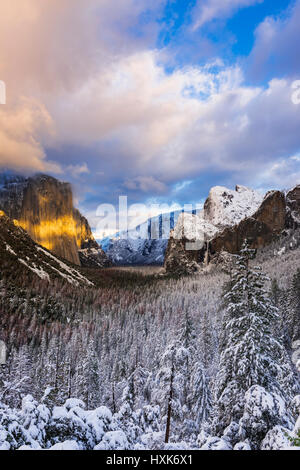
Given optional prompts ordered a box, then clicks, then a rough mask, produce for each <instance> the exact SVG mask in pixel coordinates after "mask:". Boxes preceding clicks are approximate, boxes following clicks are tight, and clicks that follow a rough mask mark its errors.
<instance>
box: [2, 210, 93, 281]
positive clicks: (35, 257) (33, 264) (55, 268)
mask: <svg viewBox="0 0 300 470" xmlns="http://www.w3.org/2000/svg"><path fill="white" fill-rule="evenodd" d="M3 278H7V279H10V280H11V283H12V285H13V284H14V283H15V282H16V283H18V282H22V279H23V280H26V281H27V280H28V281H31V280H33V279H41V280H43V281H47V282H54V281H55V280H57V279H59V280H60V281H62V282H66V283H69V284H71V285H72V286H75V287H79V286H82V287H88V286H90V287H91V286H93V282H91V281H90V280H89V279H88V278H87V277H86V276H84V275H83V274H81V272H80V271H79V270H78V269H77V268H75V267H74V266H72V265H71V264H70V263H68V262H67V261H64V260H62V259H61V258H59V257H56V256H54V255H53V254H52V253H50V252H49V251H48V250H46V249H45V248H43V247H42V246H40V245H38V244H37V243H35V242H34V241H33V240H32V238H31V237H30V236H29V234H28V233H27V232H26V231H25V230H23V229H22V228H21V227H20V226H19V224H18V223H17V222H16V221H13V220H12V219H10V218H9V217H7V216H6V214H5V213H4V212H3V211H0V280H2V279H3Z"/></svg>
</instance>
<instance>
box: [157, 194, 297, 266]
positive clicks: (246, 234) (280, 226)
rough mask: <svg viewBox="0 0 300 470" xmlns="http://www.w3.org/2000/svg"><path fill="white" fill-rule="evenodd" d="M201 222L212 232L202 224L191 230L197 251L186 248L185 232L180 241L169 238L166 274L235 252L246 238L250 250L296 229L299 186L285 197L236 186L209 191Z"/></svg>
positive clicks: (178, 228) (176, 229) (187, 239)
mask: <svg viewBox="0 0 300 470" xmlns="http://www.w3.org/2000/svg"><path fill="white" fill-rule="evenodd" d="M193 217H195V216H193ZM204 219H205V220H206V221H207V220H209V221H210V223H211V224H212V225H211V227H215V228H216V230H215V232H214V231H213V230H212V231H211V236H209V235H210V234H209V231H208V230H207V229H206V227H205V225H204V224H203V225H202V229H203V230H202V232H201V227H200V228H198V231H195V230H194V231H193V232H192V231H191V233H194V234H196V238H194V240H195V241H197V233H200V234H201V240H202V243H201V244H199V249H197V248H196V249H194V250H189V249H188V248H187V247H188V245H187V243H186V242H187V241H189V240H190V238H191V237H187V233H186V231H185V232H184V234H185V238H184V239H181V240H179V239H178V240H176V239H175V238H174V236H173V238H172V239H171V240H170V242H169V246H168V248H167V252H166V259H165V269H166V271H167V272H186V273H189V272H191V270H192V271H193V270H195V264H198V267H199V266H200V265H201V263H207V262H209V261H211V260H212V259H215V257H219V256H220V253H224V252H226V253H231V254H235V253H238V252H239V251H240V249H241V247H242V244H243V241H244V240H245V239H246V238H247V239H248V240H249V242H250V244H251V246H252V247H253V248H261V247H263V246H266V245H268V244H269V243H271V242H272V241H273V240H274V239H275V238H276V237H277V236H278V235H279V234H281V233H282V232H284V231H285V229H290V228H292V229H295V228H297V227H299V226H300V185H298V186H296V187H295V188H294V189H292V190H291V191H289V192H288V193H287V194H286V195H285V193H284V192H282V191H269V192H268V193H267V194H266V195H265V197H262V196H261V195H260V194H258V193H256V192H255V191H252V190H251V189H248V188H245V187H243V186H237V187H236V190H235V191H230V190H228V189H226V188H223V187H216V188H213V189H212V190H211V191H210V194H209V197H208V199H207V201H206V203H205V206H204ZM199 221H200V219H199V220H198V222H199ZM194 222H195V221H194ZM200 224H201V221H200ZM180 230H181V227H176V228H175V230H174V234H176V232H177V231H180ZM181 232H182V230H181ZM203 233H204V234H205V235H206V236H205V237H204V238H203ZM203 240H204V242H203ZM195 246H196V245H195ZM178 264H180V266H179V265H178Z"/></svg>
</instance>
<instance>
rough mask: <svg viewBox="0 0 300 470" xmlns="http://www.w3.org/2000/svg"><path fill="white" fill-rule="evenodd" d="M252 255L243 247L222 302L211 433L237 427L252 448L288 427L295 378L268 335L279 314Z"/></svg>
mask: <svg viewBox="0 0 300 470" xmlns="http://www.w3.org/2000/svg"><path fill="white" fill-rule="evenodd" d="M254 256H255V251H254V250H250V249H249V247H248V244H247V242H245V243H244V245H243V248H242V250H241V253H240V256H237V257H236V266H235V270H234V272H233V273H232V279H231V287H230V290H229V292H228V293H227V294H226V297H225V300H226V302H227V312H226V315H225V318H224V325H223V328H224V332H225V334H224V344H223V349H222V352H221V358H220V368H219V372H218V375H217V382H216V404H215V417H214V428H215V431H216V432H217V434H218V435H222V434H223V433H224V431H225V429H226V428H227V427H228V426H229V425H230V424H231V425H232V423H239V426H236V429H238V434H239V435H238V436H236V439H237V440H239V439H242V440H244V439H249V441H250V442H251V444H252V445H253V446H254V447H257V446H259V442H260V441H261V440H262V439H263V437H264V435H265V434H266V432H267V431H268V430H269V429H271V428H272V427H274V426H275V425H276V424H282V425H285V426H287V427H288V426H290V425H291V423H292V420H291V416H290V415H289V413H288V411H287V410H288V407H289V404H290V401H291V399H292V398H293V395H294V394H295V378H294V375H293V371H292V368H291V365H290V360H289V357H288V355H287V353H286V350H285V348H284V347H283V345H282V344H281V342H280V341H279V339H278V338H276V337H275V336H274V335H273V333H272V331H273V327H274V324H275V323H276V322H277V321H278V313H277V309H276V307H275V306H274V305H273V304H272V302H271V300H270V297H269V295H268V292H267V290H266V288H265V283H266V281H267V280H268V278H267V277H266V276H265V275H264V274H263V273H262V272H261V269H260V268H259V267H252V266H250V260H251V259H253V258H254ZM278 336H279V335H278ZM246 405H247V406H246ZM251 407H252V408H251ZM254 407H255V410H254ZM270 408H273V409H272V410H270ZM274 408H278V409H274ZM252 411H253V413H252ZM242 418H243V419H242Z"/></svg>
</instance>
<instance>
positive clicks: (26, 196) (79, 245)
mask: <svg viewBox="0 0 300 470" xmlns="http://www.w3.org/2000/svg"><path fill="white" fill-rule="evenodd" d="M0 209H2V210H4V211H5V213H6V214H7V215H8V216H9V217H10V218H11V219H15V220H17V221H18V224H19V225H20V226H21V227H22V228H23V229H24V230H26V231H27V233H28V234H29V235H30V236H31V238H32V239H33V240H34V241H35V242H36V243H38V244H39V245H41V246H43V247H45V248H47V249H48V250H50V251H52V252H53V253H54V254H56V255H57V256H60V257H61V258H65V259H66V260H68V261H70V262H72V263H74V264H77V265H80V264H81V263H80V256H79V252H78V251H79V250H81V249H83V248H86V247H90V246H93V248H94V249H98V250H99V251H102V250H101V248H100V246H99V245H98V244H97V242H96V241H95V239H94V237H93V235H92V232H91V229H90V226H89V224H88V221H87V220H86V219H85V218H84V217H83V216H82V215H81V214H80V212H79V211H78V210H77V209H75V208H74V206H73V194H72V188H71V185H70V184H69V183H65V182H61V181H58V180H57V179H55V178H53V177H51V176H48V175H43V174H40V175H36V176H33V177H30V178H22V177H19V176H17V177H14V176H10V177H9V178H7V177H6V178H5V177H3V179H2V185H1V186H0Z"/></svg>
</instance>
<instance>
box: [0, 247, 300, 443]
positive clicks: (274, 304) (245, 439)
mask: <svg viewBox="0 0 300 470" xmlns="http://www.w3.org/2000/svg"><path fill="white" fill-rule="evenodd" d="M275 248H276V247H275ZM275 248H274V246H271V247H268V248H266V249H264V250H260V252H259V253H258V254H257V255H256V253H255V252H254V251H253V250H250V249H249V248H248V246H247V245H245V246H244V247H243V250H242V251H241V253H240V254H239V255H236V256H233V257H232V260H231V263H230V266H227V267H226V269H225V270H224V269H223V270H221V269H219V268H211V269H209V270H206V271H204V272H202V273H201V274H197V275H195V276H191V277H182V278H174V277H173V278H171V277H165V278H164V277H160V276H157V275H154V274H149V273H146V274H142V273H141V272H136V273H135V272H134V270H132V271H131V272H127V271H126V270H107V271H103V273H102V276H99V284H98V286H97V287H87V288H74V287H72V286H70V284H67V283H61V282H60V283H59V281H58V282H57V283H56V284H55V283H52V284H49V283H46V282H45V281H42V280H40V279H39V280H37V278H34V279H33V280H32V281H31V283H30V285H29V286H28V279H25V278H24V279H22V277H18V279H15V281H14V282H12V278H11V273H10V275H9V282H8V278H7V277H6V275H5V273H2V278H1V284H0V288H1V300H0V309H1V315H0V322H1V324H0V329H1V338H0V339H1V340H3V341H4V343H5V344H6V347H7V360H6V363H5V364H4V365H2V366H0V367H1V372H0V384H1V388H0V403H1V405H0V448H1V449H20V448H21V449H24V448H32V449H39V448H42V449H49V448H54V449H57V448H58V449H106V450H109V449H115V450H117V449H119V450H121V449H135V450H141V449H214V450H217V449H220V450H231V449H235V450H250V449H252V450H257V449H272V450H277V449H283V448H289V447H291V448H292V447H293V446H297V444H298V445H299V437H300V436H299V434H297V430H298V428H299V424H297V419H298V416H299V414H300V396H299V393H300V390H299V359H300V357H299V356H300V351H299V350H300V347H299V340H300V321H299V316H300V269H298V270H297V269H296V270H295V271H294V272H292V270H291V269H290V266H291V258H293V260H294V263H293V265H294V266H297V263H296V262H297V261H298V260H299V258H300V253H299V252H298V250H293V251H288V252H287V253H286V254H283V255H282V256H280V257H279V256H277V257H276V256H273V255H274V250H275V251H276V249H275ZM270 254H272V256H270ZM264 273H266V274H264ZM91 274H92V275H93V276H94V277H95V275H96V273H95V272H93V273H91ZM298 423H299V422H298Z"/></svg>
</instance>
